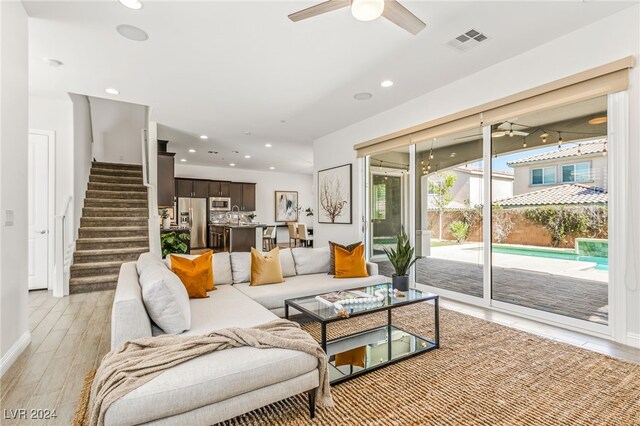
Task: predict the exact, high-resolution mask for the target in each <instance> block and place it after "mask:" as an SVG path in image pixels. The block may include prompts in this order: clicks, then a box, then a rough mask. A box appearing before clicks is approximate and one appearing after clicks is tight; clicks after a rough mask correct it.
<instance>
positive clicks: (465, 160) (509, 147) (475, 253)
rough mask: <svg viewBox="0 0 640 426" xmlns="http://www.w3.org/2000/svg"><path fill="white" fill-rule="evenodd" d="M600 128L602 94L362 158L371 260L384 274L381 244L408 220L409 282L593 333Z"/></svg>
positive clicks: (598, 284)
mask: <svg viewBox="0 0 640 426" xmlns="http://www.w3.org/2000/svg"><path fill="white" fill-rule="evenodd" d="M532 110H534V108H532ZM607 120H608V114H607V97H606V96H602V97H599V98H593V99H590V100H586V101H581V102H579V103H573V104H569V105H564V106H561V107H556V108H554V109H546V110H539V111H536V112H531V113H529V114H523V115H521V116H519V117H512V118H508V119H506V120H505V121H501V122H499V123H495V124H493V125H491V126H482V125H481V123H480V122H479V121H480V120H479V121H478V126H477V127H475V128H472V127H471V126H469V127H468V128H467V130H464V131H458V132H456V133H452V134H447V135H444V136H442V135H439V136H438V137H437V138H431V139H428V140H421V141H420V142H419V143H416V144H413V145H411V146H410V147H409V148H403V149H397V150H396V151H394V152H388V153H383V154H376V155H373V156H370V157H369V159H368V161H369V165H370V167H369V192H368V194H369V209H368V212H369V213H368V214H369V218H368V219H369V223H370V226H369V227H368V233H369V247H370V256H371V258H372V260H374V261H377V262H379V264H380V266H381V269H380V270H381V271H382V273H383V274H386V275H389V276H390V274H391V273H393V271H392V270H391V267H390V265H389V263H388V261H387V260H386V257H385V256H384V254H383V250H382V248H383V247H384V246H385V245H392V244H395V241H396V240H395V234H396V233H397V232H398V231H399V229H400V228H401V227H404V228H405V229H407V226H408V224H409V223H415V226H414V229H412V230H410V229H407V232H408V233H410V235H412V237H413V241H414V242H415V247H416V253H417V255H418V256H420V257H421V258H420V259H419V260H418V262H417V263H416V266H415V283H416V284H418V285H425V286H427V288H428V289H429V290H432V291H434V292H437V293H440V294H442V295H444V296H447V297H451V298H454V299H458V300H463V301H467V302H470V303H478V304H481V305H484V306H494V307H497V308H500V309H505V310H510V311H513V312H518V313H521V314H524V315H528V316H533V317H539V318H544V319H547V320H550V321H553V322H555V323H566V324H570V325H572V326H576V327H581V328H586V329H591V330H596V331H600V332H604V331H603V330H606V328H604V327H607V326H608V325H609V294H610V290H609V272H608V268H609V235H608V231H609V200H608V193H609V190H610V189H611V188H610V187H609V186H610V185H609V182H610V177H609V172H608V166H607V164H608V150H609V148H611V147H610V146H609V140H608V131H607ZM613 148H614V149H615V147H613ZM409 176H411V177H412V179H413V181H412V185H409V184H408V183H409V182H408V178H409ZM409 187H411V188H412V189H411V194H409V192H408V188H409ZM411 197H413V200H410V198H411ZM409 201H411V203H410V202H409ZM413 201H415V203H413ZM409 205H411V206H412V211H411V212H409ZM409 213H411V214H412V215H413V217H412V218H411V219H413V220H409V219H410V218H409V217H408V214H409ZM488 217H490V220H489V221H487V220H485V219H486V218H488Z"/></svg>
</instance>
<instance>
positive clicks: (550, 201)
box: [496, 183, 609, 208]
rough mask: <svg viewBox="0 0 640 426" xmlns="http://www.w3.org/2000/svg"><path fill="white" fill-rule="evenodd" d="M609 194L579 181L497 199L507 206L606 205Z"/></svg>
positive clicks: (497, 202) (498, 202) (503, 205)
mask: <svg viewBox="0 0 640 426" xmlns="http://www.w3.org/2000/svg"><path fill="white" fill-rule="evenodd" d="M608 196H609V194H607V191H606V190H605V189H601V188H596V187H590V186H586V185H583V184H578V183H570V184H565V185H553V186H549V187H547V188H544V189H540V190H538V191H533V192H527V193H524V194H519V195H515V196H513V197H510V198H505V199H502V200H498V201H496V204H499V205H501V206H502V207H506V208H516V207H527V206H559V205H580V204H582V205H584V204H588V205H593V204H599V205H603V204H604V205H606V204H607V199H608Z"/></svg>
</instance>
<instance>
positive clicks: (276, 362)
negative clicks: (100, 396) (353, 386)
mask: <svg viewBox="0 0 640 426" xmlns="http://www.w3.org/2000/svg"><path fill="white" fill-rule="evenodd" d="M317 365H318V361H317V359H316V358H315V357H313V356H311V355H309V354H307V353H304V352H300V351H292V350H287V349H275V348H274V349H257V348H252V347H240V348H232V349H225V350H222V351H218V352H213V353H210V354H207V355H203V356H200V357H197V358H194V359H192V360H190V361H187V362H185V363H183V364H179V365H177V366H175V367H172V368H170V369H169V370H167V371H165V372H163V373H162V374H160V375H159V376H157V377H155V378H154V379H152V380H151V381H149V382H147V383H145V384H143V385H142V386H140V387H139V388H137V389H135V390H133V391H131V392H129V393H128V394H127V395H125V396H123V397H122V398H120V399H119V400H117V401H115V402H114V403H113V404H111V406H110V407H109V409H108V410H107V412H106V414H105V424H109V425H112V424H123V425H124V424H141V423H146V422H151V421H153V420H156V419H162V418H165V417H167V416H172V415H176V414H180V413H184V412H188V411H191V410H194V409H197V408H200V407H204V406H207V405H210V404H215V403H216V402H220V401H224V400H227V399H229V398H233V397H235V396H237V395H242V394H245V393H247V392H251V391H253V390H256V389H261V388H264V387H266V386H270V385H273V384H276V383H281V382H284V381H287V380H290V379H292V378H295V377H298V376H301V375H304V374H309V373H312V372H313V371H314V370H315V369H316V368H317ZM316 374H317V373H316Z"/></svg>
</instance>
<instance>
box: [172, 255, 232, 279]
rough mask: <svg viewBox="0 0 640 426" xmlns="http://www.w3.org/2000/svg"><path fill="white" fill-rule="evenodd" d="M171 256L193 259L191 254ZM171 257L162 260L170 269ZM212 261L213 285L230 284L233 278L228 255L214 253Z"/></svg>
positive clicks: (194, 256)
mask: <svg viewBox="0 0 640 426" xmlns="http://www.w3.org/2000/svg"><path fill="white" fill-rule="evenodd" d="M171 256H179V257H186V258H187V259H195V258H196V257H198V256H196V255H193V254H175V253H174V254H172V255H171ZM171 256H167V258H166V259H165V260H164V262H165V264H166V265H167V267H168V268H169V269H171ZM212 258H213V260H212V262H213V283H214V284H215V285H223V284H232V283H233V276H232V275H231V259H230V258H229V253H227V252H222V253H214V254H213V256H212Z"/></svg>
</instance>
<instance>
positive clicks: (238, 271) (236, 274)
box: [231, 252, 251, 284]
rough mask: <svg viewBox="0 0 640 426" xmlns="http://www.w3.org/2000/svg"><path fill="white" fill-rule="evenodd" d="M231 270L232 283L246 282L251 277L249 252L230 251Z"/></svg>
mask: <svg viewBox="0 0 640 426" xmlns="http://www.w3.org/2000/svg"><path fill="white" fill-rule="evenodd" d="M231 272H232V274H233V283H234V284H237V283H248V282H249V279H250V278H251V253H249V252H233V253H231Z"/></svg>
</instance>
